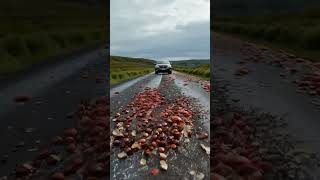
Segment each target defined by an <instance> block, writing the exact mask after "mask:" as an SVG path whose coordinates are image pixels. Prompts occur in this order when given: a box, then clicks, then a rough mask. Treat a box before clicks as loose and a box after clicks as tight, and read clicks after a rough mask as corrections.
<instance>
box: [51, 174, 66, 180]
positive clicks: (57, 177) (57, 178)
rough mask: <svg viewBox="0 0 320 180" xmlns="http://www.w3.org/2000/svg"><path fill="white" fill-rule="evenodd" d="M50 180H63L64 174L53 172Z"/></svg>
mask: <svg viewBox="0 0 320 180" xmlns="http://www.w3.org/2000/svg"><path fill="white" fill-rule="evenodd" d="M51 179H52V180H64V179H65V178H64V174H63V173H62V172H55V173H53V174H52V175H51Z"/></svg>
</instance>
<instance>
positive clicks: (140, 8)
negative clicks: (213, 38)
mask: <svg viewBox="0 0 320 180" xmlns="http://www.w3.org/2000/svg"><path fill="white" fill-rule="evenodd" d="M209 6H210V4H209V1H208V0H198V1H194V0H112V1H111V54H112V55H121V56H130V57H144V58H151V59H164V58H173V59H180V58H183V59H186V58H188V59H190V58H208V57H209V56H210V12H209V11H210V10H209V9H210V7H209Z"/></svg>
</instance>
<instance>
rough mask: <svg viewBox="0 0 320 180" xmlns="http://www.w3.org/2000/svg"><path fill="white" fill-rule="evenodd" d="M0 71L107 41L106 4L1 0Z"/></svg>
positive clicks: (7, 71)
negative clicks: (100, 5) (102, 5)
mask: <svg viewBox="0 0 320 180" xmlns="http://www.w3.org/2000/svg"><path fill="white" fill-rule="evenodd" d="M0 19H1V24H0V30H1V31H0V32H1V33H0V75H8V74H12V73H14V72H17V71H20V70H23V69H26V68H28V67H30V66H32V65H33V64H36V63H39V62H42V61H43V60H46V59H48V57H52V56H56V55H61V54H65V53H70V52H72V51H74V50H79V49H82V48H86V47H91V46H93V45H96V44H100V43H102V42H105V41H106V39H107V34H108V33H107V28H106V25H105V24H106V19H107V17H106V16H105V8H102V7H99V6H98V5H97V4H95V5H94V4H91V5H88V4H86V3H83V2H77V1H67V0H48V1H40V0H29V1H26V2H24V1H22V0H12V1H1V2H0Z"/></svg>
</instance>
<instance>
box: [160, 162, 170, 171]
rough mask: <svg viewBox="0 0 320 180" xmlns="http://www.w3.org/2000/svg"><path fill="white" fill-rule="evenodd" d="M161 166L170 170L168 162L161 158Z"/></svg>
mask: <svg viewBox="0 0 320 180" xmlns="http://www.w3.org/2000/svg"><path fill="white" fill-rule="evenodd" d="M160 167H161V168H162V169H163V170H168V164H167V162H166V161H164V160H161V161H160Z"/></svg>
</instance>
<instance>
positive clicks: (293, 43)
mask: <svg viewBox="0 0 320 180" xmlns="http://www.w3.org/2000/svg"><path fill="white" fill-rule="evenodd" d="M212 28H213V31H215V32H218V33H219V32H220V33H225V34H231V35H236V36H238V37H241V38H244V39H246V40H251V41H254V42H258V43H262V44H265V45H268V46H271V47H275V48H281V49H286V50H287V51H289V52H291V53H295V54H297V55H299V56H302V57H305V58H309V59H312V60H317V59H320V51H319V50H320V43H319V40H320V11H319V9H317V10H306V11H303V12H301V13H295V14H283V15H278V16H260V17H215V18H214V19H213V26H212Z"/></svg>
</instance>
